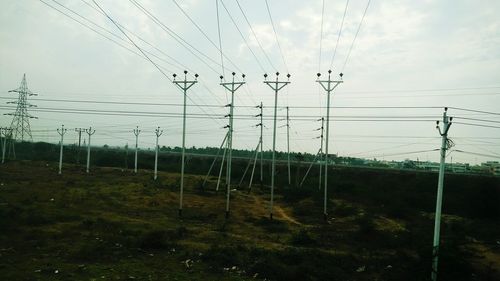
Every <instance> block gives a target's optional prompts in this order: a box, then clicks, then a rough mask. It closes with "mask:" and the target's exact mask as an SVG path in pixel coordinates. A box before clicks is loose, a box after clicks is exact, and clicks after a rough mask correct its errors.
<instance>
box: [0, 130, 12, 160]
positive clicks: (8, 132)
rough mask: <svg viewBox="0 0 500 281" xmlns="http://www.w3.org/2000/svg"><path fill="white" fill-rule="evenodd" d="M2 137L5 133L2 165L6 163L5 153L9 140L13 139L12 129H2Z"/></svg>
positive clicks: (0, 131)
mask: <svg viewBox="0 0 500 281" xmlns="http://www.w3.org/2000/svg"><path fill="white" fill-rule="evenodd" d="M0 129H1V130H0V135H1V133H2V131H3V147H2V164H3V163H5V151H6V150H7V138H9V137H10V138H12V129H11V128H0Z"/></svg>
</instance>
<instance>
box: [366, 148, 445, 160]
mask: <svg viewBox="0 0 500 281" xmlns="http://www.w3.org/2000/svg"><path fill="white" fill-rule="evenodd" d="M438 150H439V148H436V149H429V150H417V151H409V152H400V153H389V154H379V155H371V156H369V157H368V158H373V157H386V156H399V155H409V154H417V153H425V152H433V151H438Z"/></svg>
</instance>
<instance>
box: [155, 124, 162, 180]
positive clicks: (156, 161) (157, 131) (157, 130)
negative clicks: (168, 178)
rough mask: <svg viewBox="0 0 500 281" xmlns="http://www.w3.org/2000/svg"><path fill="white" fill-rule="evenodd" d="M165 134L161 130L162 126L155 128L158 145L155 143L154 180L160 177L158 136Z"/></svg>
mask: <svg viewBox="0 0 500 281" xmlns="http://www.w3.org/2000/svg"><path fill="white" fill-rule="evenodd" d="M161 134H163V130H160V127H158V128H156V129H155V135H156V145H155V176H154V180H156V178H157V177H158V138H159V137H160V136H161Z"/></svg>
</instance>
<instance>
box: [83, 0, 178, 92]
mask: <svg viewBox="0 0 500 281" xmlns="http://www.w3.org/2000/svg"><path fill="white" fill-rule="evenodd" d="M92 2H94V4H95V5H96V6H97V8H99V10H101V12H103V13H104V15H105V16H106V17H107V18H108V19H109V20H110V21H111V22H112V23H113V24H114V25H115V26H116V28H118V30H120V32H121V33H122V34H123V35H125V37H127V39H128V40H129V41H130V43H132V44H133V45H134V46H135V47H136V48H137V49H138V50H139V51H140V52H141V53H142V54H143V55H144V56H145V57H146V58H147V59H148V60H149V61H150V62H151V63H152V64H153V65H154V66H155V67H156V69H158V70H159V71H160V72H161V74H163V76H165V78H167V79H168V80H169V81H170V82H172V78H170V76H168V75H167V74H165V72H163V70H162V69H161V68H160V67H159V66H158V65H157V64H156V63H155V62H154V61H152V60H151V59H150V58H149V56H148V55H147V54H146V53H145V52H144V51H143V50H142V49H141V48H140V47H139V46H137V44H136V43H135V42H134V40H132V38H130V37H129V36H128V35H127V33H125V31H123V29H122V28H121V27H120V26H119V25H118V24H117V23H116V22H115V21H114V20H113V19H112V18H111V17H110V16H109V15H108V14H107V13H106V12H105V11H104V10H103V9H102V8H101V6H99V4H97V2H96V1H95V0H92Z"/></svg>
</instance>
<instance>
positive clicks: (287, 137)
mask: <svg viewBox="0 0 500 281" xmlns="http://www.w3.org/2000/svg"><path fill="white" fill-rule="evenodd" d="M288 111H289V107H288V106H287V107H286V147H287V158H288V185H289V186H290V185H292V175H291V173H290V115H289V114H288Z"/></svg>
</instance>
